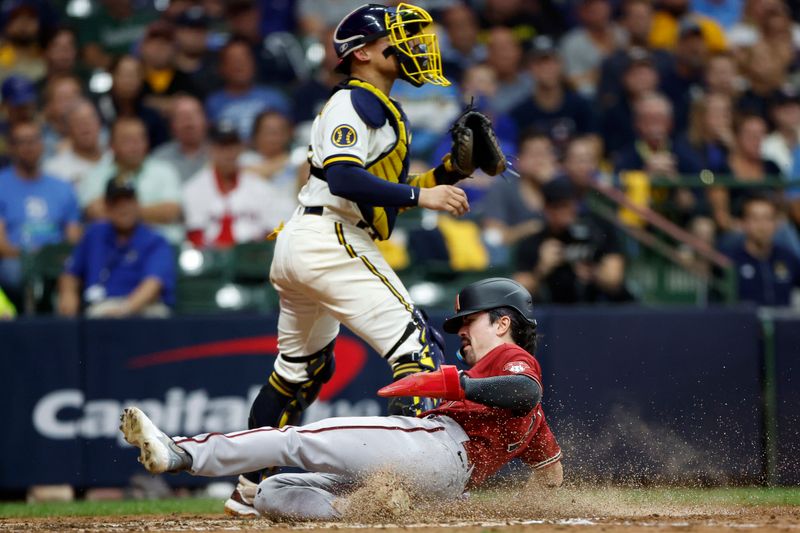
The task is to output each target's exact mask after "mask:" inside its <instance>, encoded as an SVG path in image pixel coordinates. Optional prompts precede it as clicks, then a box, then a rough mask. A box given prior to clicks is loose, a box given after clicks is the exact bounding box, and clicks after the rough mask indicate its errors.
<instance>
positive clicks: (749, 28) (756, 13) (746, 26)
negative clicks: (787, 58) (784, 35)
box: [728, 0, 800, 50]
mask: <svg viewBox="0 0 800 533" xmlns="http://www.w3.org/2000/svg"><path fill="white" fill-rule="evenodd" d="M785 7H786V5H785V3H784V0H745V3H744V10H743V12H742V18H741V21H739V23H737V24H736V25H734V26H733V27H732V28H731V29H730V30H729V31H728V42H729V43H730V45H731V47H732V48H734V50H741V49H746V48H749V47H751V46H753V45H755V44H756V42H758V41H759V39H760V38H761V36H762V32H763V31H764V29H765V28H767V27H768V26H769V24H768V22H767V19H768V18H769V17H770V16H772V15H773V14H774V13H780V11H782V10H783V9H784V8H785ZM790 40H791V42H793V43H795V45H798V43H800V26H798V25H797V24H793V25H792V28H791V39H790Z"/></svg>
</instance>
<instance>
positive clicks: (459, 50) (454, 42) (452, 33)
mask: <svg viewBox="0 0 800 533" xmlns="http://www.w3.org/2000/svg"><path fill="white" fill-rule="evenodd" d="M442 23H443V24H444V29H445V34H444V38H443V39H442V40H441V43H440V47H441V52H442V69H443V70H444V74H445V76H447V78H448V79H451V80H460V79H461V77H462V75H463V74H464V71H465V70H466V69H467V68H469V67H471V66H473V65H476V64H478V63H482V62H484V61H486V55H487V54H486V46H485V45H484V44H483V43H481V42H479V41H478V32H479V31H480V24H479V23H478V16H477V14H476V13H475V11H473V10H472V8H470V7H469V6H468V5H466V4H463V3H456V4H453V5H452V6H450V7H448V8H447V9H445V11H444V13H443V14H442Z"/></svg>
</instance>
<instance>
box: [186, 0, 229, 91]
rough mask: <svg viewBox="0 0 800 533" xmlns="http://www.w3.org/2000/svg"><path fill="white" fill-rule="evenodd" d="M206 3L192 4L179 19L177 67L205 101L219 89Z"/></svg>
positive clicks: (193, 89)
mask: <svg viewBox="0 0 800 533" xmlns="http://www.w3.org/2000/svg"><path fill="white" fill-rule="evenodd" d="M210 24H211V21H210V19H209V18H208V15H207V14H206V11H205V10H204V9H203V7H202V6H192V7H190V8H189V9H187V10H186V11H184V12H183V13H181V14H180V15H179V16H178V17H177V19H176V20H175V47H176V53H175V68H176V69H177V71H178V72H181V73H183V75H184V76H187V77H188V78H189V81H190V83H191V86H192V93H193V94H194V96H196V97H198V98H200V99H201V100H205V98H206V96H207V95H208V94H210V93H211V92H212V91H214V90H216V89H218V88H219V82H218V79H217V75H216V63H217V58H216V57H215V54H214V53H213V52H212V51H211V50H210V49H209V46H208V39H209V31H208V29H209V25H210Z"/></svg>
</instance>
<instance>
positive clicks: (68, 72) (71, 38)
mask: <svg viewBox="0 0 800 533" xmlns="http://www.w3.org/2000/svg"><path fill="white" fill-rule="evenodd" d="M44 60H45V64H46V72H45V75H44V77H43V78H42V79H41V80H39V82H38V83H37V88H38V89H39V93H41V92H43V91H44V88H45V87H46V86H47V83H48V82H49V81H50V80H53V79H55V78H62V77H64V76H78V78H79V79H80V81H81V86H82V87H83V86H84V85H85V82H86V80H87V78H88V73H87V72H86V71H85V70H84V69H83V67H82V66H81V65H79V64H78V38H77V36H76V35H75V31H74V30H72V29H71V28H68V27H66V26H59V27H56V28H54V29H53V30H51V31H49V32H48V33H47V35H46V37H45V41H44Z"/></svg>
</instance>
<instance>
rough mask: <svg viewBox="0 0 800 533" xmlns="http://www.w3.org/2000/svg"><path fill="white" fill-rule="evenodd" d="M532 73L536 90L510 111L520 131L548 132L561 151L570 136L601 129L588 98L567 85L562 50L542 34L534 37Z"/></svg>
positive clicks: (531, 62)
mask: <svg viewBox="0 0 800 533" xmlns="http://www.w3.org/2000/svg"><path fill="white" fill-rule="evenodd" d="M529 68H530V73H531V75H532V76H533V80H534V82H535V89H534V90H533V91H532V92H531V93H529V95H528V97H527V98H526V99H525V100H524V101H523V102H521V103H520V104H519V105H517V106H516V107H514V108H513V109H512V110H511V112H510V113H509V114H510V115H511V117H512V118H513V119H514V120H515V121H516V122H517V128H518V130H519V131H523V130H525V129H526V128H529V127H533V128H536V129H538V130H540V131H543V132H546V133H547V134H548V135H549V136H550V138H551V139H552V140H553V142H554V143H555V145H556V147H557V149H558V150H559V152H561V151H562V150H563V148H564V147H565V146H566V143H567V141H569V139H570V137H573V136H575V135H586V134H592V133H596V132H597V117H595V115H594V111H593V110H592V107H591V105H590V103H589V101H588V100H586V99H585V98H584V97H583V96H581V95H579V94H578V93H576V92H575V91H573V90H572V89H569V88H568V87H567V84H566V82H565V80H564V76H563V68H562V63H561V58H560V57H559V55H558V50H557V49H556V47H555V43H554V42H553V40H552V39H551V38H550V37H548V36H546V35H542V36H539V37H537V38H536V39H534V40H533V45H532V50H531V60H530V67H529Z"/></svg>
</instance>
